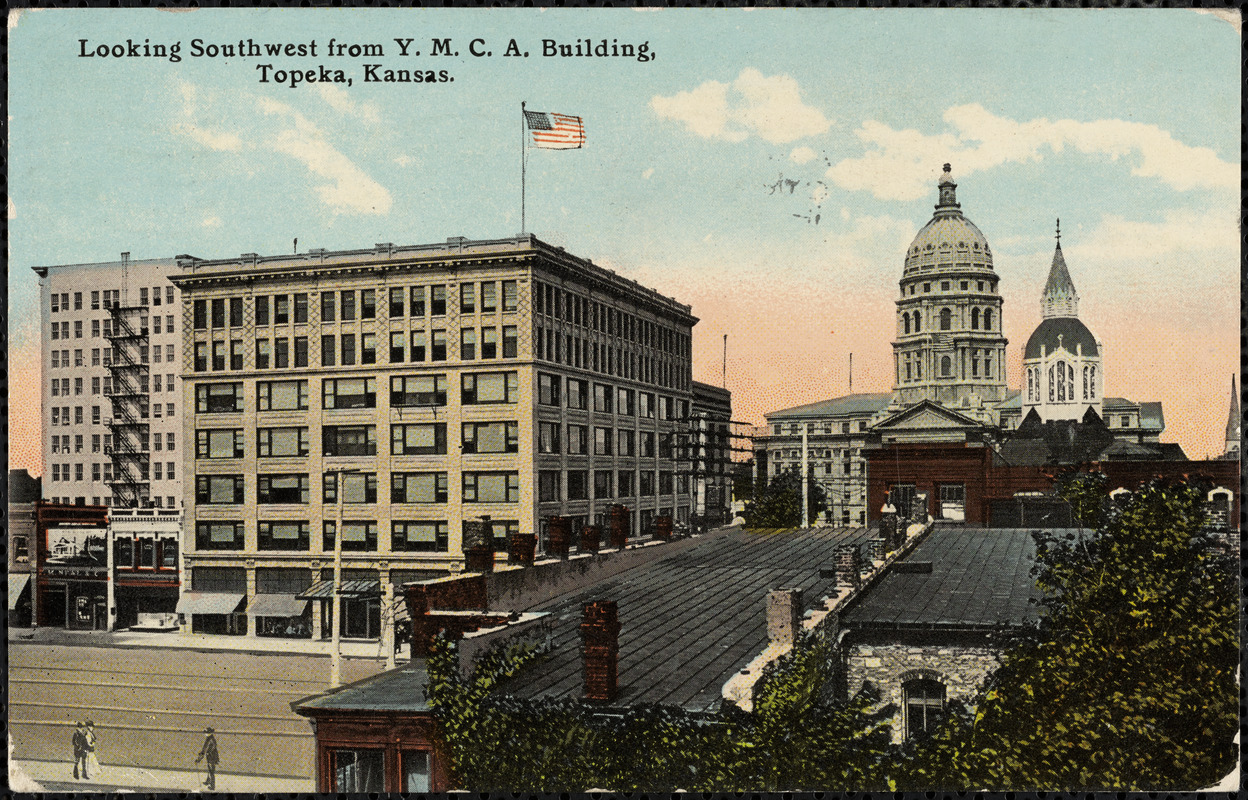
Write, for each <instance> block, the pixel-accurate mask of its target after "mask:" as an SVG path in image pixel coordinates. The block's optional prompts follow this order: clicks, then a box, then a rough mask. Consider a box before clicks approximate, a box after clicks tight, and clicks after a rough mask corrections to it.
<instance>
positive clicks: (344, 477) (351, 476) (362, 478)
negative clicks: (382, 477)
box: [321, 472, 377, 504]
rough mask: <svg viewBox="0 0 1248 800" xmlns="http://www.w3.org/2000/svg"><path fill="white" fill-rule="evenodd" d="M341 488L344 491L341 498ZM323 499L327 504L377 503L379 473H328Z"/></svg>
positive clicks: (326, 474) (325, 478)
mask: <svg viewBox="0 0 1248 800" xmlns="http://www.w3.org/2000/svg"><path fill="white" fill-rule="evenodd" d="M339 488H341V490H342V493H341V495H342V496H341V498H340V497H339ZM321 499H322V500H323V501H324V502H325V503H339V502H341V503H355V504H359V503H376V502H377V473H375V472H355V473H349V472H344V473H341V474H340V473H338V472H327V473H325V475H324V486H323V492H322V497H321Z"/></svg>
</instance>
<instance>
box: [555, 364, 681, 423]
mask: <svg viewBox="0 0 1248 800" xmlns="http://www.w3.org/2000/svg"><path fill="white" fill-rule="evenodd" d="M589 391H590V383H589V381H585V380H581V379H580V378H563V377H561V376H559V375H550V374H547V373H545V372H539V373H538V375H537V402H538V403H539V404H540V405H544V406H554V407H564V408H570V409H574V410H578V411H585V410H587V409H588V408H589V403H590V394H589ZM593 408H594V411H595V412H596V413H599V414H612V413H615V414H620V415H622V416H627V417H632V416H639V417H642V418H643V419H654V418H655V417H656V416H657V417H658V418H659V419H670V420H685V419H688V417H689V401H687V400H682V399H678V398H674V397H666V396H656V395H655V394H654V393H653V392H644V391H636V390H633V389H626V388H623V387H613V386H611V385H610V384H606V383H594V384H593Z"/></svg>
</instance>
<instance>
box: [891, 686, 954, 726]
mask: <svg viewBox="0 0 1248 800" xmlns="http://www.w3.org/2000/svg"><path fill="white" fill-rule="evenodd" d="M901 691H902V695H903V698H904V699H903V704H904V706H905V713H906V738H910V737H913V736H915V735H917V734H921V733H925V732H927V731H930V730H934V729H935V727H936V723H937V721H938V719H939V717H940V714H941V712H942V711H943V710H944V708H945V685H944V684H943V683H941V682H940V681H936V680H932V679H930V678H919V679H915V680H909V681H906V682H905V683H903V684H902V686H901Z"/></svg>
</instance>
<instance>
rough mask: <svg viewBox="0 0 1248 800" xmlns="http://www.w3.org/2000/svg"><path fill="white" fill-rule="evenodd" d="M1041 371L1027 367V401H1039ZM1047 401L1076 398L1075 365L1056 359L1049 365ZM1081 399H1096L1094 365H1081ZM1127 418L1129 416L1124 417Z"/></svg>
mask: <svg viewBox="0 0 1248 800" xmlns="http://www.w3.org/2000/svg"><path fill="white" fill-rule="evenodd" d="M1041 377H1042V375H1041V372H1040V368H1039V367H1028V369H1027V401H1028V402H1031V403H1038V402H1040V397H1041V395H1042V394H1043V391H1044V390H1043V387H1042V385H1041ZM1048 378H1049V382H1048V387H1049V402H1050V403H1067V402H1070V403H1073V402H1075V401H1076V399H1077V395H1076V391H1077V389H1076V386H1077V384H1076V383H1075V367H1074V365H1073V364H1067V363H1066V362H1065V361H1058V362H1057V363H1056V364H1053V365H1052V366H1050V367H1049V374H1048ZM1083 399H1084V400H1095V399H1096V365H1095V364H1085V365H1084V367H1083ZM1124 419H1129V418H1124Z"/></svg>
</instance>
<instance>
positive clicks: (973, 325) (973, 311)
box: [971, 308, 979, 331]
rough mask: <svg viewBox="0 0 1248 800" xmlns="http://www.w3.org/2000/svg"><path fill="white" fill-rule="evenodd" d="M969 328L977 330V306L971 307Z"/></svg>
mask: <svg viewBox="0 0 1248 800" xmlns="http://www.w3.org/2000/svg"><path fill="white" fill-rule="evenodd" d="M971 330H973V331H977V330H979V309H978V308H972V309H971Z"/></svg>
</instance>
